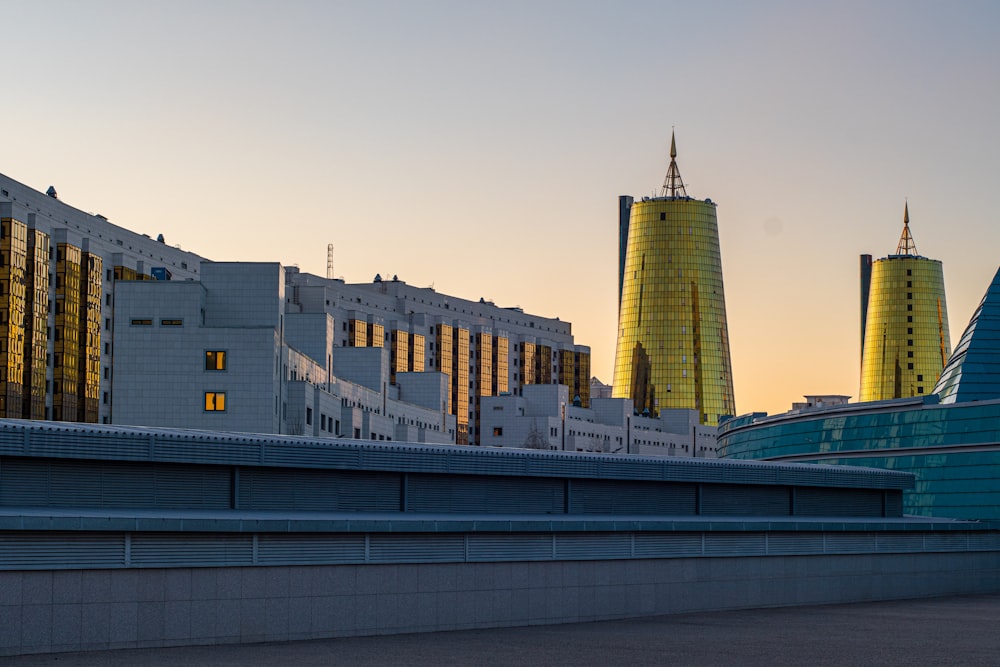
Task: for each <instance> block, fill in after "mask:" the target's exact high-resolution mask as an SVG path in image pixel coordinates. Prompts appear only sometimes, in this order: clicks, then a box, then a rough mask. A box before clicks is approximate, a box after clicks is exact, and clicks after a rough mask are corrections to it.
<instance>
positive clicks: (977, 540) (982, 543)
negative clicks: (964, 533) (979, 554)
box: [969, 532, 1000, 551]
mask: <svg viewBox="0 0 1000 667" xmlns="http://www.w3.org/2000/svg"><path fill="white" fill-rule="evenodd" d="M969 548H970V549H975V550H976V551H1000V533H997V532H989V533H978V532H976V533H969Z"/></svg>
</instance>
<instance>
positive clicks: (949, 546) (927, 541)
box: [924, 533, 969, 551]
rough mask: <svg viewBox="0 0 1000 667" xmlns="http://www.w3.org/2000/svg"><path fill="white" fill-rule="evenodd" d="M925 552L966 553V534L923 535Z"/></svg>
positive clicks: (967, 544)
mask: <svg viewBox="0 0 1000 667" xmlns="http://www.w3.org/2000/svg"><path fill="white" fill-rule="evenodd" d="M924 549H925V550H926V551H968V550H969V534H968V533H924Z"/></svg>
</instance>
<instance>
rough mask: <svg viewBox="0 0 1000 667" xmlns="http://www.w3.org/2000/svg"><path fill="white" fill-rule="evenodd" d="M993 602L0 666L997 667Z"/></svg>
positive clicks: (991, 598) (927, 602)
mask: <svg viewBox="0 0 1000 667" xmlns="http://www.w3.org/2000/svg"><path fill="white" fill-rule="evenodd" d="M998 628H1000V594H988V595H968V596H954V597H944V598H931V599H918V600H903V601H890V602H867V603H857V604H842V605H825V606H816V607H782V608H775V609H753V610H741V611H721V612H699V613H690V614H675V615H670V616H656V617H650V618H642V619H633V620H624V621H602V622H597V623H573V624H568V625H546V626H530V627H521V628H500V629H491V630H461V631H454V632H439V633H427V634H411V635H386V636H378V637H352V638H345V639H325V640H316V641H302V642H288V643H271V644H249V645H226V646H197V647H190V646H189V647H180V648H155V649H124V650H119V651H99V652H91V653H56V654H45V655H34V656H17V657H13V658H0V663H2V664H4V665H12V666H14V665H16V666H27V665H59V666H61V667H67V666H74V665H102V666H103V665H107V666H122V667H124V666H126V665H127V666H129V667H143V666H146V665H190V666H200V665H206V666H207V665H212V666H228V665H268V666H270V667H274V666H276V665H305V666H310V665H352V666H354V665H358V666H362V667H364V666H369V665H371V666H374V665H378V666H380V667H381V666H385V665H435V666H446V665H477V666H478V665H522V666H523V665H547V666H549V665H573V666H575V667H579V666H580V665H628V666H630V667H631V666H643V665H699V666H701V667H704V666H706V665H740V666H743V665H768V666H772V667H773V666H776V665H777V666H781V665H810V666H815V665H1000V631H998Z"/></svg>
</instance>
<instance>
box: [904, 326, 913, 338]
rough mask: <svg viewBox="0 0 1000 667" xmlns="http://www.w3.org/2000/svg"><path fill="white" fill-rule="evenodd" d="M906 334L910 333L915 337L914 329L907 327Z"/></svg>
mask: <svg viewBox="0 0 1000 667" xmlns="http://www.w3.org/2000/svg"><path fill="white" fill-rule="evenodd" d="M906 333H908V334H910V335H911V336H912V335H913V327H907V329H906Z"/></svg>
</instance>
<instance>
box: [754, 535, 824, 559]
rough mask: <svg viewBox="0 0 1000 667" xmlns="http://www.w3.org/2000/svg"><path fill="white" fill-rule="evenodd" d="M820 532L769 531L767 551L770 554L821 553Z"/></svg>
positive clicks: (822, 543)
mask: <svg viewBox="0 0 1000 667" xmlns="http://www.w3.org/2000/svg"><path fill="white" fill-rule="evenodd" d="M823 550H824V542H823V534H822V533H770V534H768V536H767V553H768V555H770V556H791V555H809V554H822V553H823V552H824V551H823Z"/></svg>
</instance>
